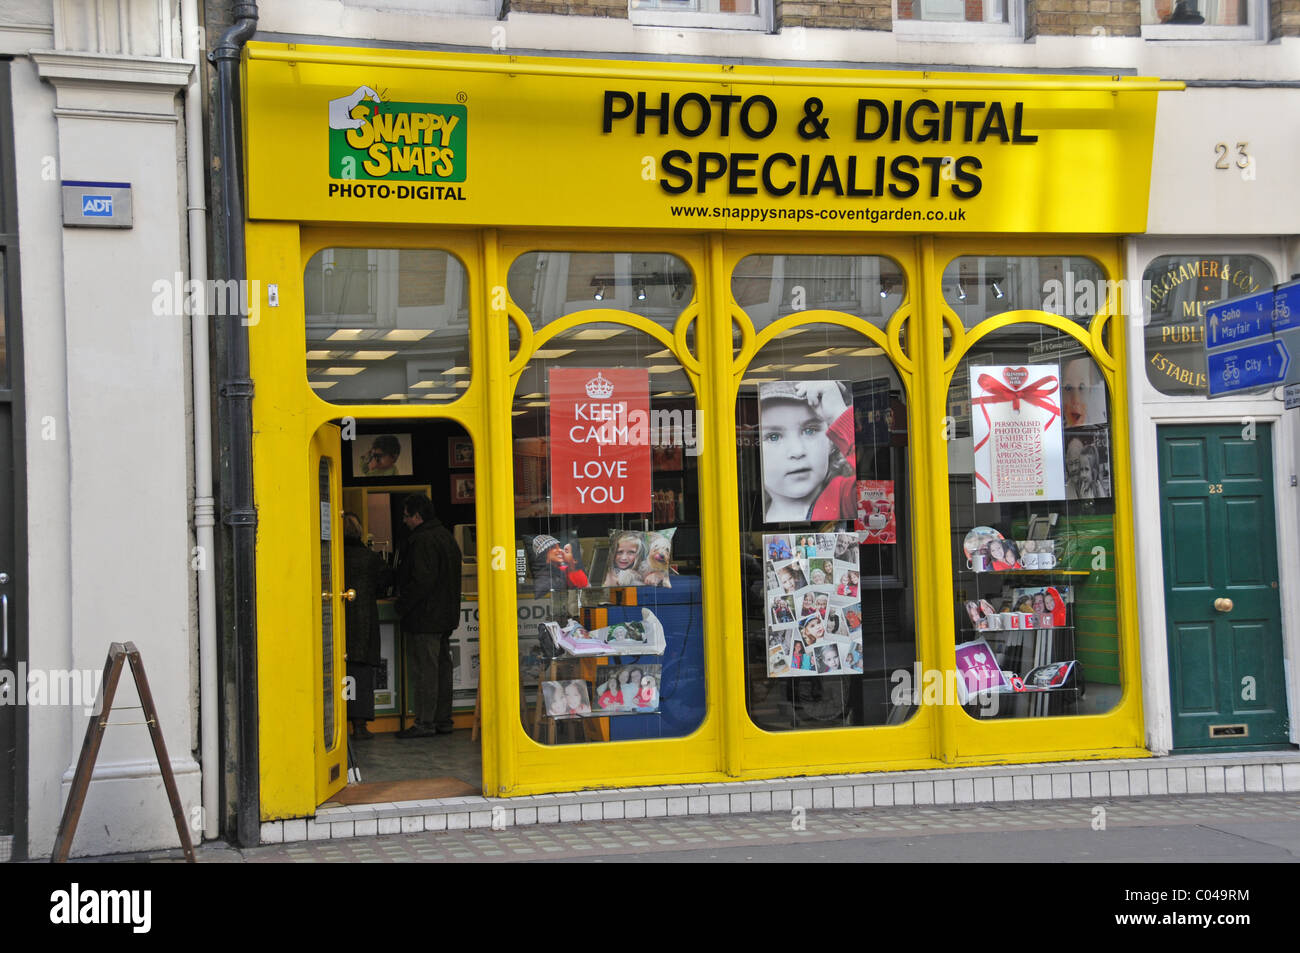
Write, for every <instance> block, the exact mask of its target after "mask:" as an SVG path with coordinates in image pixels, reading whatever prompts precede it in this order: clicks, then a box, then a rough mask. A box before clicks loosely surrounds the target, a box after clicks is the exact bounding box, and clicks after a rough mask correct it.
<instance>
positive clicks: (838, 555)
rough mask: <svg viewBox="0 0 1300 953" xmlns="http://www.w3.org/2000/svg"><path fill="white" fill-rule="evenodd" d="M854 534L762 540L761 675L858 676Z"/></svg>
mask: <svg viewBox="0 0 1300 953" xmlns="http://www.w3.org/2000/svg"><path fill="white" fill-rule="evenodd" d="M858 540H859V536H858V534H857V533H782V534H776V535H767V536H764V537H763V560H764V576H765V578H766V588H767V594H766V600H765V613H766V618H765V622H766V626H767V674H768V677H770V678H787V677H798V676H817V675H861V674H862V597H861V569H860V568H859V563H858Z"/></svg>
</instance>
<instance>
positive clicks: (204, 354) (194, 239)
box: [181, 0, 221, 840]
mask: <svg viewBox="0 0 1300 953" xmlns="http://www.w3.org/2000/svg"><path fill="white" fill-rule="evenodd" d="M181 51H182V52H181V55H182V56H183V57H184V58H185V59H186V60H187V61H188V62H190V63H192V64H193V66H194V71H193V72H192V73H190V81H189V85H187V86H186V87H185V178H186V190H187V196H188V197H187V199H186V203H185V210H186V215H187V217H188V219H189V222H188V224H189V247H190V278H191V279H192V280H193V281H194V282H196V286H197V287H199V288H202V289H204V290H205V291H206V289H207V287H208V231H207V220H206V215H207V203H206V201H205V197H204V194H203V167H204V165H206V160H205V158H204V154H203V100H202V96H203V93H202V86H201V77H202V75H203V60H202V59H200V53H199V10H198V0H182V2H181ZM191 287H194V286H191ZM200 302H202V304H203V307H199V306H198V305H199V303H200ZM194 305H195V307H194V311H193V313H192V314H191V316H190V355H191V357H190V363H191V365H192V374H191V377H192V380H191V386H192V387H193V393H194V541H195V543H197V544H198V548H199V558H200V559H201V560H202V562H201V563H200V564H199V571H198V579H197V583H198V593H199V763H200V764H202V765H203V795H202V804H203V839H204V840H212V839H214V838H215V837H216V836H217V832H218V822H219V820H220V817H221V802H220V782H221V761H220V757H221V752H220V748H219V747H218V742H217V709H218V706H217V575H216V571H217V567H216V565H215V559H216V547H215V545H214V544H215V540H214V538H213V532H212V526H213V518H214V513H215V511H216V506H215V503H214V502H213V499H212V409H211V400H212V390H211V386H212V385H211V376H210V374H209V372H208V362H209V360H210V357H209V354H208V348H209V344H208V309H207V296H206V294H201V295H199V296H198V297H197V299H196V300H195V301H194Z"/></svg>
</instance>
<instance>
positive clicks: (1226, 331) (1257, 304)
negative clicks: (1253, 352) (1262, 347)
mask: <svg viewBox="0 0 1300 953" xmlns="http://www.w3.org/2000/svg"><path fill="white" fill-rule="evenodd" d="M1272 334H1273V289H1272V288H1270V289H1269V290H1268V291H1261V292H1260V293H1259V294H1253V295H1250V296H1249V297H1246V298H1236V299H1234V300H1232V301H1221V302H1219V303H1218V304H1216V305H1214V306H1213V307H1210V308H1206V309H1205V346H1206V347H1207V348H1210V349H1213V348H1216V347H1228V346H1230V345H1236V344H1241V343H1243V342H1245V341H1250V340H1253V339H1255V338H1265V337H1271V336H1272Z"/></svg>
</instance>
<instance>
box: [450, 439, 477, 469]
mask: <svg viewBox="0 0 1300 953" xmlns="http://www.w3.org/2000/svg"><path fill="white" fill-rule="evenodd" d="M447 466H448V467H449V468H450V469H452V470H472V469H473V468H474V441H473V440H471V439H470V438H469V437H448V438H447Z"/></svg>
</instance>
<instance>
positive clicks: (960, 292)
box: [957, 281, 966, 301]
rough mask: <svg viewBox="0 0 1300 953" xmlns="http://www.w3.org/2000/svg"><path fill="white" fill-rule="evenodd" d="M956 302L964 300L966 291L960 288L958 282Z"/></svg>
mask: <svg viewBox="0 0 1300 953" xmlns="http://www.w3.org/2000/svg"><path fill="white" fill-rule="evenodd" d="M957 300H958V301H965V300H966V289H965V288H963V287H962V286H961V282H960V281H959V282H957Z"/></svg>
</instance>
